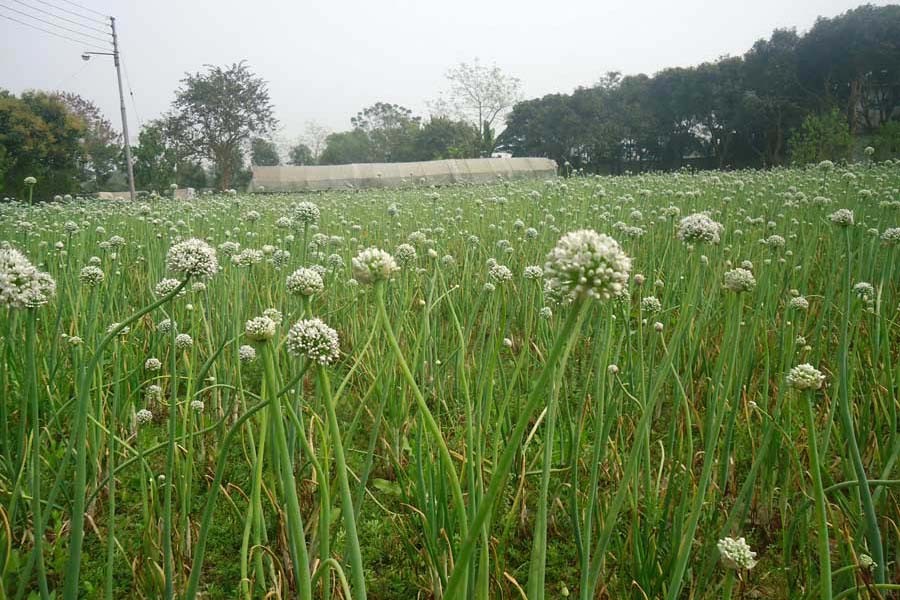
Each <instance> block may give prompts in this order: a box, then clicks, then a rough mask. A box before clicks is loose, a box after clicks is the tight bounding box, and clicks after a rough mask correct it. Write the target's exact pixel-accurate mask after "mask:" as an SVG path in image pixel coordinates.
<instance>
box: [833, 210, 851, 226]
mask: <svg viewBox="0 0 900 600" xmlns="http://www.w3.org/2000/svg"><path fill="white" fill-rule="evenodd" d="M828 218H829V219H831V222H832V223H834V224H835V225H840V226H841V227H847V226H848V225H853V211H852V210H850V209H847V208H839V209H837V210H836V211H834V212H833V213H831V214H830V215H828Z"/></svg>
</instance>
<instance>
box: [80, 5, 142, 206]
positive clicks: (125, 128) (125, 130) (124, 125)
mask: <svg viewBox="0 0 900 600" xmlns="http://www.w3.org/2000/svg"><path fill="white" fill-rule="evenodd" d="M109 27H110V29H112V44H113V51H112V52H88V51H84V52H82V53H81V60H91V56H92V55H94V54H97V55H100V56H112V57H113V63H114V64H115V65H116V78H117V79H118V80H119V108H121V109H122V137H123V138H125V165H126V168H127V169H128V191H129V192H131V201H132V202H134V200H135V198H136V195H135V192H134V167H133V166H132V164H131V141H130V140H129V139H128V117H127V115H126V114H125V92H123V91H122V66H121V64H120V62H119V37H118V36H117V35H116V18H115V17H109Z"/></svg>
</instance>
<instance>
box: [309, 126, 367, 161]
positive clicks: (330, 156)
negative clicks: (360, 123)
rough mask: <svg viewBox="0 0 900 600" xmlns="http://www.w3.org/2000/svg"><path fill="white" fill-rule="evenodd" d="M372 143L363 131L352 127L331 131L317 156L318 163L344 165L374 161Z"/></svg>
mask: <svg viewBox="0 0 900 600" xmlns="http://www.w3.org/2000/svg"><path fill="white" fill-rule="evenodd" d="M372 156H373V151H372V145H371V143H370V142H369V137H368V136H367V135H366V134H365V132H364V131H361V130H359V129H354V130H353V131H343V132H340V133H332V134H331V135H329V136H328V139H326V140H325V149H324V150H323V151H322V156H320V157H319V164H320V165H346V164H350V163H365V162H374V160H373V158H372Z"/></svg>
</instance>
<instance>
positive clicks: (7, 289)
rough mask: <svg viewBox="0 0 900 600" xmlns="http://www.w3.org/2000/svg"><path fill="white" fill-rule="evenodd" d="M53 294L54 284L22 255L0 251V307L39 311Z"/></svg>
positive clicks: (54, 290)
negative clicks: (37, 309) (35, 309)
mask: <svg viewBox="0 0 900 600" xmlns="http://www.w3.org/2000/svg"><path fill="white" fill-rule="evenodd" d="M54 295H56V281H55V280H54V279H53V277H51V276H50V275H49V274H48V273H43V272H41V271H39V270H38V269H37V268H36V267H35V266H34V265H32V264H31V261H29V260H28V258H26V257H25V255H24V254H22V253H21V252H19V251H18V250H15V249H13V248H2V249H0V306H6V307H8V308H39V307H41V306H43V305H44V304H47V303H48V302H49V301H50V299H51V298H52V297H53V296H54Z"/></svg>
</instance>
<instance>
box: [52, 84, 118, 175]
mask: <svg viewBox="0 0 900 600" xmlns="http://www.w3.org/2000/svg"><path fill="white" fill-rule="evenodd" d="M58 96H59V98H60V100H62V102H63V103H64V104H65V105H66V106H67V107H68V108H69V110H70V111H71V112H72V113H73V114H75V115H76V116H77V117H78V118H80V119H81V120H82V122H83V123H84V137H83V138H82V141H81V145H82V151H83V155H82V157H81V160H80V161H79V165H78V167H79V180H80V181H81V187H82V189H83V190H84V191H87V192H91V191H98V190H105V189H108V185H107V184H108V183H109V180H110V178H111V177H112V175H113V173H115V171H116V169H117V165H118V163H120V162H121V160H122V157H121V155H122V136H121V135H120V134H119V132H118V131H116V130H115V129H114V128H113V125H112V123H111V122H110V121H109V120H108V119H107V118H106V117H104V116H103V113H101V112H100V109H99V108H98V107H97V105H96V104H94V103H93V102H92V101H91V100H88V99H86V98H82V97H81V96H79V95H78V94H74V93H71V92H63V93H60V94H58Z"/></svg>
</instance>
